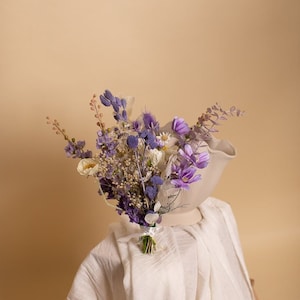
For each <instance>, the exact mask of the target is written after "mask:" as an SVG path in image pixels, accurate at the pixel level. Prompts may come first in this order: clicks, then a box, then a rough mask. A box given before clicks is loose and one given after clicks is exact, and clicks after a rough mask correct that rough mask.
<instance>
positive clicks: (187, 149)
mask: <svg viewBox="0 0 300 300" xmlns="http://www.w3.org/2000/svg"><path fill="white" fill-rule="evenodd" d="M178 153H179V154H180V155H181V156H182V157H183V158H184V159H186V160H187V161H189V162H190V163H192V164H193V165H194V166H196V167H197V168H198V169H203V168H205V167H206V166H207V165H208V160H209V154H208V152H201V153H200V154H195V153H194V152H193V149H192V147H191V145H189V144H185V145H184V148H183V149H179V150H178Z"/></svg>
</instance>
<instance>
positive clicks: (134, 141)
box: [127, 135, 139, 149]
mask: <svg viewBox="0 0 300 300" xmlns="http://www.w3.org/2000/svg"><path fill="white" fill-rule="evenodd" d="M138 143H139V138H138V137H137V136H134V135H129V136H128V138H127V145H128V147H129V148H131V149H135V148H137V146H138Z"/></svg>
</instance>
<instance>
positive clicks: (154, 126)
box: [143, 113, 159, 131]
mask: <svg viewBox="0 0 300 300" xmlns="http://www.w3.org/2000/svg"><path fill="white" fill-rule="evenodd" d="M143 121H144V125H145V128H146V129H151V130H154V131H158V130H159V123H158V122H157V121H156V120H155V118H154V116H153V115H152V114H150V113H144V114H143Z"/></svg>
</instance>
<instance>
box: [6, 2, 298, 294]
mask: <svg viewBox="0 0 300 300" xmlns="http://www.w3.org/2000/svg"><path fill="white" fill-rule="evenodd" d="M0 24H1V27H0V41H1V47H0V72H1V81H0V101H1V108H0V138H1V139H0V141H1V156H0V157H1V158H0V162H1V173H0V178H1V180H0V243H1V244H0V299H1V300H15V299H23V300H33V299H43V300H48V299H49V300H53V299H55V300H56V299H57V300H58V299H65V297H66V294H67V292H68V290H69V288H70V286H71V283H72V280H73V278H74V276H75V272H76V271H77V268H78V267H79V264H80V263H81V262H82V260H83V259H84V257H85V256H86V255H87V254H88V252H89V251H90V250H91V249H92V248H93V247H94V246H95V245H96V244H97V243H98V242H99V241H100V240H101V239H103V238H104V237H105V235H106V233H107V230H108V225H109V223H111V222H114V221H117V220H118V216H117V215H116V213H115V212H114V210H113V209H112V208H110V207H107V206H106V205H105V203H104V202H103V201H102V199H100V198H99V197H98V195H97V186H96V185H95V183H94V182H93V180H92V179H86V178H84V177H81V176H80V175H79V174H78V173H77V172H76V165H77V161H74V160H71V159H66V158H65V154H64V150H63V148H64V146H65V142H64V140H63V139H62V138H61V137H57V136H56V135H55V133H54V132H52V130H51V128H50V127H49V126H48V125H46V121H45V117H46V116H47V115H49V116H50V117H52V118H57V119H58V120H59V121H60V123H61V124H62V126H63V127H64V128H65V129H66V130H67V132H68V134H69V135H70V136H75V137H77V138H79V139H86V141H87V143H88V144H89V146H90V148H94V142H95V137H96V129H97V128H96V125H95V119H94V118H93V113H92V112H91V111H90V110H89V100H90V98H91V97H92V95H93V94H94V93H96V94H98V95H99V94H100V93H102V92H103V91H104V90H105V89H110V90H111V91H112V92H113V93H115V94H117V95H121V96H122V95H123V96H127V95H129V96H134V97H135V106H134V110H133V116H138V115H139V114H140V113H141V112H142V111H144V110H146V109H147V110H149V111H151V112H152V113H154V114H155V115H156V117H157V119H158V120H160V122H161V124H164V123H165V122H167V121H169V120H170V119H172V118H173V117H174V116H175V115H177V116H181V117H184V118H185V119H186V120H187V121H188V122H189V123H190V124H192V123H193V122H195V121H196V120H197V117H198V116H199V115H200V114H201V113H202V112H203V111H204V110H205V109H206V107H208V106H210V105H212V104H214V103H215V102H219V103H220V104H221V105H222V106H224V107H229V106H231V105H236V106H238V107H239V108H241V109H243V110H245V111H246V114H245V116H244V117H243V118H240V119H231V120H230V121H228V122H226V123H224V124H223V125H222V127H220V131H221V132H220V133H219V134H218V137H222V138H225V139H228V140H230V141H231V142H232V143H233V144H234V145H235V146H236V148H237V151H238V156H237V158H235V159H234V160H233V161H232V162H230V164H229V165H228V167H227V168H226V170H225V172H224V175H223V177H222V180H221V181H220V183H219V185H218V187H217V189H216V190H215V191H214V194H213V195H214V196H216V197H218V198H221V199H223V200H225V201H228V202H229V203H230V204H231V205H232V208H233V210H234V213H235V216H236V219H237V222H238V226H239V232H240V238H241V242H242V246H243V249H244V255H245V259H246V263H247V266H248V269H249V273H250V275H251V277H253V278H255V281H256V290H257V292H258V294H259V295H260V299H261V300H282V299H287V300H298V299H300V282H299V278H300V260H299V253H300V218H299V214H300V199H299V198H300V197H299V195H300V193H299V192H300V187H299V186H300V185H299V175H300V174H299V167H300V165H299V163H300V159H299V156H300V151H299V150H300V149H299V148H300V138H299V136H300V135H299V129H300V128H299V127H300V126H299V114H300V103H299V102H300V2H299V1H297V0H295V1H293V0H272V1H271V0H251V1H250V0H249V1H248V0H246V1H241V0H212V1H206V0H187V1H176V0H173V1H171V0H160V1H157V0H147V1H146V0H115V1H114V0H107V1H104V0H97V1H96V0H88V1H70V0H60V1H58V0H51V1H50V0H46V1H36V0H27V1H22V0H15V1H8V0H2V1H1V2H0ZM105 118H107V122H108V123H109V122H110V121H109V120H110V115H109V113H108V114H107V115H105ZM238 300H240V299H238Z"/></svg>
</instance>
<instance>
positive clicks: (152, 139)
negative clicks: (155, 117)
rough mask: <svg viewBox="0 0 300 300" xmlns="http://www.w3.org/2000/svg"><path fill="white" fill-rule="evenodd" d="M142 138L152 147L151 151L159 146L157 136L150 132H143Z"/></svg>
mask: <svg viewBox="0 0 300 300" xmlns="http://www.w3.org/2000/svg"><path fill="white" fill-rule="evenodd" d="M140 137H141V138H142V139H144V141H145V143H146V144H147V145H148V146H149V147H150V149H154V148H157V147H158V146H159V143H158V142H157V139H156V136H155V135H153V134H152V133H151V132H150V131H149V130H143V131H142V132H141V133H140Z"/></svg>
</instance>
